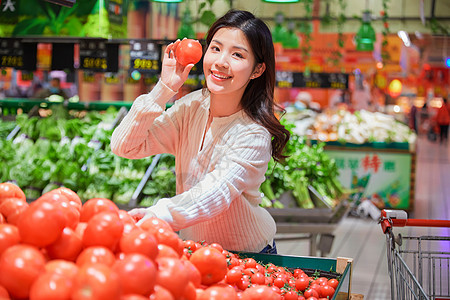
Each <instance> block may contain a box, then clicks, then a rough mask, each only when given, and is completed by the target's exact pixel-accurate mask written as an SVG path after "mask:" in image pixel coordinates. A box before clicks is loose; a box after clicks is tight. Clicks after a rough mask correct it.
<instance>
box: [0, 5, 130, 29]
mask: <svg viewBox="0 0 450 300" xmlns="http://www.w3.org/2000/svg"><path fill="white" fill-rule="evenodd" d="M127 8H128V0H97V1H94V0H77V1H76V3H75V4H74V5H73V7H71V8H69V7H65V6H60V5H56V4H52V3H49V2H47V1H43V0H1V1H0V37H21V36H30V35H31V36H58V37H61V36H62V37H64V36H65V37H101V38H125V37H126V35H127Z"/></svg>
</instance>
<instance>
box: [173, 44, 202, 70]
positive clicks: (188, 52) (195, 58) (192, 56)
mask: <svg viewBox="0 0 450 300" xmlns="http://www.w3.org/2000/svg"><path fill="white" fill-rule="evenodd" d="M202 55H203V49H202V45H201V44H200V43H199V41H196V40H193V39H183V40H182V41H181V42H180V43H179V44H178V46H177V48H176V49H175V58H176V59H177V61H178V62H179V63H180V64H182V65H183V66H187V65H189V64H196V63H198V62H199V61H200V59H201V58H202Z"/></svg>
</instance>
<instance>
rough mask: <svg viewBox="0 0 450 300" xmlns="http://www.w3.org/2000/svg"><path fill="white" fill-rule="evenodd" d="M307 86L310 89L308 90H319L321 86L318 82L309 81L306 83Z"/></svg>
mask: <svg viewBox="0 0 450 300" xmlns="http://www.w3.org/2000/svg"><path fill="white" fill-rule="evenodd" d="M305 86H306V87H308V88H318V87H320V84H319V83H318V82H315V81H307V82H306V83H305Z"/></svg>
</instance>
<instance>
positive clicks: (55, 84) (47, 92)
mask: <svg viewBox="0 0 450 300" xmlns="http://www.w3.org/2000/svg"><path fill="white" fill-rule="evenodd" d="M51 95H59V96H61V97H63V98H64V99H68V98H69V97H68V96H67V94H66V92H64V90H63V89H62V88H61V80H60V79H59V78H57V77H55V78H52V79H51V80H50V86H49V87H48V88H41V89H39V90H38V91H37V92H36V93H35V94H34V98H41V99H43V98H47V97H49V96H51Z"/></svg>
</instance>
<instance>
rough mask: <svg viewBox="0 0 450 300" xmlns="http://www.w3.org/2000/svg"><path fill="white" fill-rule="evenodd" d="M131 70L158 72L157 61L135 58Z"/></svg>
mask: <svg viewBox="0 0 450 300" xmlns="http://www.w3.org/2000/svg"><path fill="white" fill-rule="evenodd" d="M133 69H137V70H158V61H157V60H150V59H141V58H137V59H135V60H134V62H133Z"/></svg>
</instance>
